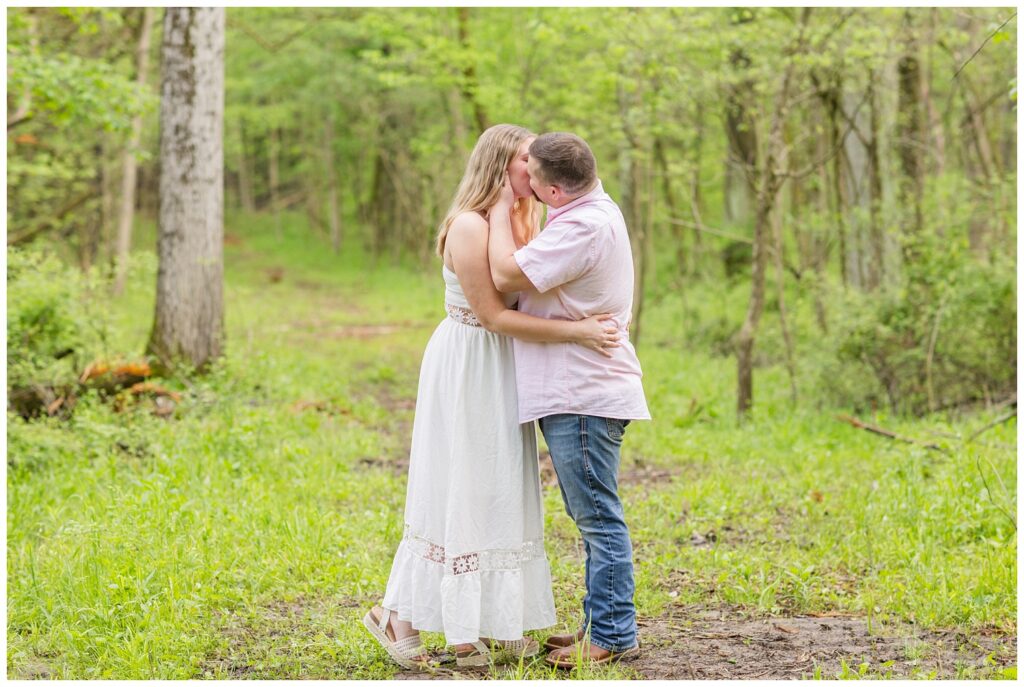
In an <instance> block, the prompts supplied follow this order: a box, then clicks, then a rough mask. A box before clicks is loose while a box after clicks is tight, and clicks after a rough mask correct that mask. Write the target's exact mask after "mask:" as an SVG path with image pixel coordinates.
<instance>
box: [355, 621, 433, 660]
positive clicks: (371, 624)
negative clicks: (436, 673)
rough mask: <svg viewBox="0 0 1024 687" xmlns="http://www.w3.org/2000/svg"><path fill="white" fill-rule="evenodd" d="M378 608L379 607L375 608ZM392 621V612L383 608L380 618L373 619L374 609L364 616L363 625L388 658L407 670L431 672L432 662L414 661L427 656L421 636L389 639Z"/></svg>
mask: <svg viewBox="0 0 1024 687" xmlns="http://www.w3.org/2000/svg"><path fill="white" fill-rule="evenodd" d="M374 608H377V606H374ZM390 620H391V611H390V610H389V609H387V608H381V610H380V617H379V618H376V619H375V618H374V617H373V609H370V610H369V611H367V613H366V615H365V616H363V625H365V626H366V629H367V630H369V631H370V634H372V635H373V636H374V638H375V639H376V640H377V641H378V642H379V643H380V645H381V646H382V647H384V650H385V651H387V652H388V656H390V657H391V659H392V660H393V661H394V662H395V663H397V664H398V665H400V666H402V667H403V668H405V669H406V670H430V669H431V668H434V667H435V666H434V665H432V663H431V662H430V661H417V660H414V659H415V658H417V657H418V656H426V655H427V650H426V649H425V648H423V642H422V641H420V636H419V634H415V635H412V636H410V637H406V638H404V639H397V640H396V639H391V638H390V637H388V622H389V621H390Z"/></svg>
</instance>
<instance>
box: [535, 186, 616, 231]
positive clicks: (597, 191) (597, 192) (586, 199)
mask: <svg viewBox="0 0 1024 687" xmlns="http://www.w3.org/2000/svg"><path fill="white" fill-rule="evenodd" d="M602 195H604V186H602V185H601V180H600V179H598V180H597V186H595V187H594V188H593V189H591V190H590V192H589V193H585V194H583V195H582V196H580V197H579V198H577V199H576V200H574V201H572V202H569V203H566V204H565V205H563V206H562V207H560V208H552V207H549V208H548V220H547V221H548V222H550V221H551V220H553V219H555V218H556V217H558V216H559V215H563V214H565V213H566V212H568V211H569V210H572V209H573V208H578V207H579V206H581V205H586V204H587V203H591V202H593V201H595V200H597V199H598V198H599V197H600V196H602Z"/></svg>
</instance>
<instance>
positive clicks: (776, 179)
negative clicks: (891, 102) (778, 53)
mask: <svg viewBox="0 0 1024 687" xmlns="http://www.w3.org/2000/svg"><path fill="white" fill-rule="evenodd" d="M810 14H811V8H808V7H805V8H803V10H802V11H801V20H800V29H799V31H800V33H799V36H798V38H797V44H796V46H795V49H794V53H790V55H789V59H788V60H787V62H786V69H785V72H784V73H783V77H782V87H781V88H780V89H779V94H778V96H777V97H776V99H775V104H774V107H773V108H772V123H771V128H770V130H769V134H768V141H767V146H766V155H765V161H764V166H763V168H762V170H761V173H760V175H759V176H760V180H759V181H760V183H759V184H758V193H757V214H756V215H755V218H754V256H753V263H754V264H753V270H752V273H751V288H750V301H749V303H748V304H747V314H746V316H745V318H744V320H743V326H741V327H740V331H739V333H738V334H737V336H736V378H737V393H736V417H737V420H738V421H740V422H743V421H745V420H746V419H747V418H748V417H749V415H750V409H751V407H752V405H753V402H754V383H753V381H754V380H753V367H754V341H755V338H756V336H757V327H758V324H759V322H760V320H761V314H762V312H763V310H764V281H765V265H766V263H767V252H768V241H769V236H768V234H769V231H770V227H769V224H768V223H769V221H770V217H771V212H772V209H773V207H774V205H775V201H776V196H777V194H778V191H779V188H780V187H781V185H782V183H783V181H784V177H780V176H778V170H777V169H776V165H777V164H778V162H779V161H780V160H781V159H783V158H784V157H785V141H784V139H783V127H784V125H785V122H786V116H787V113H788V110H789V107H790V102H789V98H790V94H789V91H790V87H791V84H792V81H793V71H794V68H795V61H794V58H795V56H796V55H795V53H799V52H802V51H803V49H804V45H803V43H804V30H805V29H806V27H807V22H808V20H809V18H810Z"/></svg>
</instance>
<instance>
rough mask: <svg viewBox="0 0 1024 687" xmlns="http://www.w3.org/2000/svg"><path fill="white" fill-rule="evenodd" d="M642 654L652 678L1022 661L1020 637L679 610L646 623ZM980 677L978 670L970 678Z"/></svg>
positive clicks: (882, 671) (911, 669) (950, 672)
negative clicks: (869, 627) (1018, 644)
mask: <svg viewBox="0 0 1024 687" xmlns="http://www.w3.org/2000/svg"><path fill="white" fill-rule="evenodd" d="M639 624H640V625H641V627H640V636H641V641H642V642H643V644H644V652H643V654H642V656H641V657H640V658H639V659H638V660H637V661H635V662H633V663H632V665H631V666H630V667H631V668H632V669H633V670H635V671H636V672H637V673H638V676H639V677H643V678H649V679H675V680H680V679H691V680H692V679H697V680H706V679H755V678H763V679H772V680H780V679H801V678H809V677H813V676H814V672H815V669H816V668H820V671H821V675H822V676H823V677H826V678H829V677H836V676H838V675H839V674H840V673H841V672H842V670H843V668H842V664H841V661H843V660H845V662H846V665H847V666H848V668H849V670H850V671H852V672H854V673H856V672H857V671H858V667H859V666H860V665H861V664H864V663H867V664H868V665H867V669H866V670H867V674H869V675H872V676H876V677H890V678H910V677H919V676H927V675H930V674H931V673H932V672H933V671H934V673H935V676H936V677H939V678H955V677H958V670H961V671H964V670H965V669H966V670H967V672H968V674H966V675H963V676H964V677H982V676H984V675H985V674H987V673H988V672H990V671H992V670H993V669H994V668H1003V667H1006V666H1010V665H1016V663H1017V648H1016V646H1017V638H1016V637H1015V636H996V635H983V634H981V635H974V636H967V635H964V634H963V633H961V632H958V631H950V632H929V631H922V630H920V629H919V628H916V627H914V626H913V625H903V626H899V627H893V626H886V627H878V624H877V623H876V624H875V627H874V628H873V632H871V633H869V632H868V624H867V621H866V620H865V619H864V618H854V617H829V616H824V617H818V616H794V617H776V618H751V617H748V616H746V615H744V614H743V613H742V612H740V611H739V610H738V609H733V608H729V607H720V608H706V607H684V608H674V609H672V610H671V612H670V613H668V614H666V615H663V616H660V617H658V618H653V619H649V620H645V621H641V622H640V623H639ZM971 671H973V672H971Z"/></svg>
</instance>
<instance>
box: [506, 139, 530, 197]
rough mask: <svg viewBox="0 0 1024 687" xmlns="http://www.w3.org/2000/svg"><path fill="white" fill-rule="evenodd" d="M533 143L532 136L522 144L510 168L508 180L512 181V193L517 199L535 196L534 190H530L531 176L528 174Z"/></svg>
mask: <svg viewBox="0 0 1024 687" xmlns="http://www.w3.org/2000/svg"><path fill="white" fill-rule="evenodd" d="M531 143H533V137H532V136H531V137H530V138H528V139H526V140H525V141H523V142H522V144H521V145H520V146H519V150H518V151H517V152H516V154H515V157H513V158H512V162H511V163H509V166H508V178H509V179H510V180H511V181H512V192H513V193H514V194H515V195H516V198H529V197H530V196H532V195H533V189H531V188H530V175H529V174H527V172H526V162H527V160H529V159H530V144H531Z"/></svg>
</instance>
